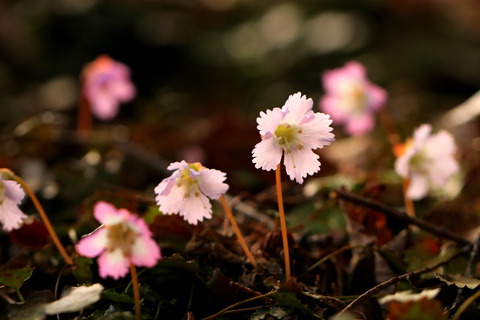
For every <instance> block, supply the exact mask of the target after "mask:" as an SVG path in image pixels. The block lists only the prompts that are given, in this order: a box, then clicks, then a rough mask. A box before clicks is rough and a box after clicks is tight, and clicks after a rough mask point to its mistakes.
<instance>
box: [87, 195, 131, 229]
mask: <svg viewBox="0 0 480 320" xmlns="http://www.w3.org/2000/svg"><path fill="white" fill-rule="evenodd" d="M93 216H94V217H95V219H97V220H98V221H99V222H100V223H101V224H104V225H106V226H110V225H114V224H117V223H119V222H121V221H122V220H123V218H124V217H123V215H122V214H120V213H119V212H118V210H117V208H115V207H114V206H113V205H112V204H110V203H107V202H105V201H99V202H97V203H96V204H95V206H94V207H93Z"/></svg>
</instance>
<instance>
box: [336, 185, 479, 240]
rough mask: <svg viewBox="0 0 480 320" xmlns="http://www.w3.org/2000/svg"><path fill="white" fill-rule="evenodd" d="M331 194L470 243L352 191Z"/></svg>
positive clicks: (451, 238) (433, 231)
mask: <svg viewBox="0 0 480 320" xmlns="http://www.w3.org/2000/svg"><path fill="white" fill-rule="evenodd" d="M333 195H334V196H338V197H339V198H341V199H343V200H346V201H349V202H352V203H356V204H358V205H362V206H364V207H367V208H370V209H373V210H376V211H380V212H383V213H385V214H386V215H389V216H391V217H394V218H396V219H398V220H402V221H404V222H406V223H408V224H413V225H416V226H418V227H419V228H421V229H423V230H426V231H428V232H430V233H433V234H434V235H436V236H439V237H440V238H444V239H449V240H453V241H455V242H457V243H459V244H462V245H471V243H470V241H468V240H467V239H464V238H462V237H460V236H458V235H457V234H455V233H453V232H451V231H449V230H447V229H445V228H442V227H438V226H436V225H433V224H430V223H428V222H426V221H424V220H422V219H419V218H415V217H410V216H408V215H406V214H405V212H403V211H400V210H396V209H393V208H390V207H388V206H386V205H383V204H381V203H379V202H377V201H374V200H371V199H367V198H364V197H362V196H359V195H356V194H353V193H351V192H348V191H345V190H337V191H334V192H333Z"/></svg>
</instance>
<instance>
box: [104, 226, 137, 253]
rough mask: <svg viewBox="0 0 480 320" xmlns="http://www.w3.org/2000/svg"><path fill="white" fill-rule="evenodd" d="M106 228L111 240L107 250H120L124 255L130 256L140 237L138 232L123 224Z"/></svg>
mask: <svg viewBox="0 0 480 320" xmlns="http://www.w3.org/2000/svg"><path fill="white" fill-rule="evenodd" d="M106 228H107V229H108V239H109V241H108V245H107V249H108V250H109V251H112V250H114V249H117V248H120V249H121V250H122V251H123V254H125V255H130V251H131V248H132V246H133V244H134V243H135V239H136V238H137V236H138V234H137V232H135V230H133V229H132V228H130V227H129V226H128V225H127V224H126V223H123V222H121V223H117V224H115V225H113V226H108V227H106Z"/></svg>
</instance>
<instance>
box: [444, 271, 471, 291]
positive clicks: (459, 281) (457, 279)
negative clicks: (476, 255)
mask: <svg viewBox="0 0 480 320" xmlns="http://www.w3.org/2000/svg"><path fill="white" fill-rule="evenodd" d="M435 277H437V278H438V279H440V281H442V282H445V283H446V284H448V285H452V284H453V285H455V286H457V287H458V288H468V289H475V288H477V287H478V286H480V279H476V278H470V277H465V276H463V275H459V274H445V275H441V274H438V273H436V274H435Z"/></svg>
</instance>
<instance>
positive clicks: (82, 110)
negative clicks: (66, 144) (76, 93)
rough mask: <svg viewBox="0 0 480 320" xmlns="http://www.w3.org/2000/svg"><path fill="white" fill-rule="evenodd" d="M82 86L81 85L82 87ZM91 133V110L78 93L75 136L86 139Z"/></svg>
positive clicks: (86, 101) (82, 95) (82, 96)
mask: <svg viewBox="0 0 480 320" xmlns="http://www.w3.org/2000/svg"><path fill="white" fill-rule="evenodd" d="M82 86H83V85H82ZM91 131H92V110H91V109H90V103H89V102H88V100H87V99H86V98H85V96H84V94H83V93H82V92H80V98H79V101H78V118H77V134H78V135H79V136H80V137H82V138H87V137H88V136H89V135H90V133H91Z"/></svg>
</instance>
